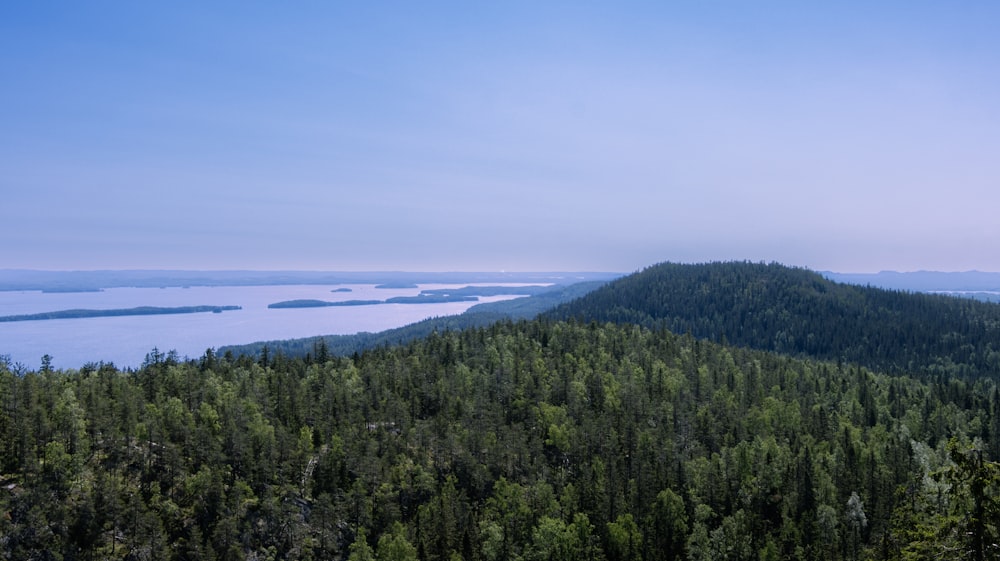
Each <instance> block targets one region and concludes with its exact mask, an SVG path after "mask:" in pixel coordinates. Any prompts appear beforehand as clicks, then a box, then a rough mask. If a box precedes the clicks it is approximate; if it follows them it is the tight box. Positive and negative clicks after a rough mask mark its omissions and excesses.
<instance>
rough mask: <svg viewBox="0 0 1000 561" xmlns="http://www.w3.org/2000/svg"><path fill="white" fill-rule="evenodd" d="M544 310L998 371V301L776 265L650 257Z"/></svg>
mask: <svg viewBox="0 0 1000 561" xmlns="http://www.w3.org/2000/svg"><path fill="white" fill-rule="evenodd" d="M548 317H551V318H560V319H569V318H573V319H577V320H583V321H599V322H605V321H610V322H614V323H620V324H626V323H632V324H638V325H643V326H647V327H651V328H666V329H669V330H670V331H673V332H675V333H687V332H690V333H691V334H692V335H694V336H696V337H699V338H708V339H711V340H715V341H724V342H729V343H731V344H735V345H738V346H746V347H752V348H757V349H764V350H772V351H777V352H780V353H786V354H793V355H800V356H811V357H816V358H821V359H829V360H844V361H848V362H853V363H858V364H863V365H866V366H869V367H872V368H875V369H878V370H883V371H886V372H896V373H898V372H910V373H924V374H947V375H952V376H963V377H979V376H989V377H992V378H994V379H996V378H997V377H1000V305H997V304H995V303H986V302H976V301H972V300H967V299H959V298H953V297H949V296H941V295H930V294H920V293H910V292H902V291H892V290H884V289H879V288H872V287H863V286H855V285H848V284H840V283H836V282H833V281H830V280H828V279H826V278H824V277H822V276H821V275H819V274H818V273H815V272H812V271H809V270H807V269H801V268H791V267H786V266H783V265H778V264H763V263H748V262H726V263H709V264H698V265H684V264H675V263H663V264H659V265H654V266H652V267H649V268H647V269H645V270H643V271H641V272H638V273H635V274H633V275H630V276H627V277H623V278H620V279H618V280H616V281H613V282H611V283H609V284H607V285H605V286H604V287H603V288H601V289H599V290H596V291H594V292H592V293H590V294H588V295H586V296H584V297H582V298H580V299H578V300H575V301H572V302H569V303H566V304H564V305H562V306H560V307H558V308H556V309H555V310H553V311H552V312H550V313H549V314H548Z"/></svg>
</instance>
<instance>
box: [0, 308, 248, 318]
mask: <svg viewBox="0 0 1000 561" xmlns="http://www.w3.org/2000/svg"><path fill="white" fill-rule="evenodd" d="M241 309H243V308H241V307H240V306H179V307H174V308H160V307H156V306H139V307H137V308H119V309H114V310H83V309H76V310H58V311H55V312H43V313H40V314H23V315H16V316H0V322H12V321H40V320H47V319H82V318H99V317H118V316H156V315H164V314H198V313H206V312H212V313H213V314H221V313H222V312H226V311H232V310H241Z"/></svg>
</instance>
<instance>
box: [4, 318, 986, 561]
mask: <svg viewBox="0 0 1000 561" xmlns="http://www.w3.org/2000/svg"><path fill="white" fill-rule="evenodd" d="M0 401H2V403H0V559H4V560H22V559H50V560H56V559H63V560H67V561H68V560H71V559H72V560H79V561H90V560H99V559H100V560H117V561H124V560H140V559H148V560H164V561H168V560H169V561H187V560H193V559H215V560H219V561H222V560H236V559H247V560H256V561H262V560H281V559H285V560H317V559H329V560H350V561H356V560H363V559H364V560H377V561H390V560H406V561H446V560H457V559H463V560H466V561H500V560H512V561H571V560H572V561H575V560H582V561H604V560H607V561H661V560H662V561H674V560H678V559H685V560H692V561H701V560H714V559H732V560H740V561H750V560H761V561H772V560H778V559H798V560H802V561H815V560H820V559H822V560H831V561H834V560H853V559H877V560H903V559H996V558H997V556H998V554H1000V551H998V547H997V546H995V545H993V544H997V543H1000V528H998V525H997V522H996V517H995V513H996V512H998V511H1000V465H998V464H996V463H995V462H993V461H990V460H989V459H990V458H996V457H997V454H998V453H1000V395H998V393H997V390H996V384H995V383H993V382H992V381H989V380H980V381H978V382H977V383H976V384H968V383H965V382H963V381H961V380H948V381H947V382H939V381H933V382H932V381H920V380H916V379H913V378H909V377H905V376H898V377H888V376H884V375H879V374H874V373H870V372H867V371H865V370H863V369H860V368H858V367H853V366H851V367H848V366H846V365H839V366H838V365H836V364H833V363H818V362H815V361H803V360H797V359H792V358H789V357H785V356H781V355H777V354H774V353H764V352H762V351H754V350H749V349H736V348H727V347H723V346H721V345H716V344H712V343H709V342H704V341H700V340H697V339H694V338H692V337H689V336H683V335H674V334H671V333H669V332H665V331H660V332H653V331H648V330H644V329H642V328H639V327H636V326H616V325H613V324H602V325H598V324H596V323H592V324H587V325H583V324H579V323H558V322H551V323H550V322H543V321H534V322H531V323H519V324H512V323H509V322H502V323H498V324H494V325H493V326H491V327H489V328H481V329H470V330H465V331H461V332H456V331H449V332H445V333H436V334H432V335H431V336H429V337H427V338H424V339H420V340H417V341H414V342H412V343H410V344H408V345H406V346H397V347H380V348H378V349H374V350H371V351H368V352H365V353H361V354H359V355H357V356H353V357H338V358H329V359H327V360H325V361H318V360H305V359H288V358H286V357H282V356H272V357H271V358H270V360H266V361H263V360H260V361H254V360H252V359H250V358H249V357H245V356H244V357H241V358H238V359H230V358H229V357H227V356H222V357H220V356H216V355H214V354H213V353H210V352H206V353H205V355H204V356H203V357H201V359H200V360H197V361H196V360H191V361H186V362H178V361H177V360H176V359H172V358H171V357H170V356H169V355H168V356H163V355H162V354H156V355H153V356H151V358H150V360H149V361H147V364H145V365H144V366H143V367H142V368H141V369H139V370H138V371H134V372H133V371H127V372H122V371H119V370H116V369H115V368H114V367H113V366H111V365H92V366H90V367H87V368H84V369H82V370H80V371H51V370H47V369H43V370H42V371H39V372H25V371H23V370H19V369H18V367H17V366H16V365H12V364H10V362H9V361H5V360H4V359H3V358H2V357H0Z"/></svg>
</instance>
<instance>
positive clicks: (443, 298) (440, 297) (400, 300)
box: [385, 294, 479, 304]
mask: <svg viewBox="0 0 1000 561" xmlns="http://www.w3.org/2000/svg"><path fill="white" fill-rule="evenodd" d="M478 301H479V298H478V297H476V296H452V295H449V294H421V295H419V296H396V297H395V298H389V299H388V300H386V301H385V303H386V304H444V303H447V302H478Z"/></svg>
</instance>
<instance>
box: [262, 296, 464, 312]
mask: <svg viewBox="0 0 1000 561" xmlns="http://www.w3.org/2000/svg"><path fill="white" fill-rule="evenodd" d="M478 301H479V298H477V297H476V296H453V295H448V294H421V295H419V296H396V297H395V298H389V299H388V300H344V301H342V302H328V301H326V300H311V299H302V300H285V301H282V302H275V303H274V304H268V305H267V307H268V308H270V309H272V310H279V309H287V308H327V307H333V306H374V305H376V304H445V303H448V302H478Z"/></svg>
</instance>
